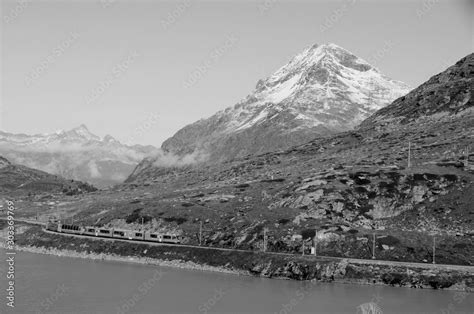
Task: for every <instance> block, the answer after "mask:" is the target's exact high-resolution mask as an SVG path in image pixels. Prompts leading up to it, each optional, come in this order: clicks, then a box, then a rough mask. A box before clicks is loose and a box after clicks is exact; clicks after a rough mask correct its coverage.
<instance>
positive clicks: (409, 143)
mask: <svg viewBox="0 0 474 314" xmlns="http://www.w3.org/2000/svg"><path fill="white" fill-rule="evenodd" d="M410 167H411V142H408V168H410Z"/></svg>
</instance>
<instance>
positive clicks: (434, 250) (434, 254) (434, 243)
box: [433, 235, 436, 264]
mask: <svg viewBox="0 0 474 314" xmlns="http://www.w3.org/2000/svg"><path fill="white" fill-rule="evenodd" d="M435 256H436V236H435V235H433V264H436V260H435Z"/></svg>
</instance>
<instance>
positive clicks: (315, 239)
mask: <svg viewBox="0 0 474 314" xmlns="http://www.w3.org/2000/svg"><path fill="white" fill-rule="evenodd" d="M317 235H318V230H317V229H314V239H313V242H314V256H316V255H317V253H316V249H317V247H318V240H317V237H316V236H317Z"/></svg>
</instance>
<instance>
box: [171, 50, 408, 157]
mask: <svg viewBox="0 0 474 314" xmlns="http://www.w3.org/2000/svg"><path fill="white" fill-rule="evenodd" d="M409 90H410V88H409V87H408V86H407V85H406V84H404V83H402V82H399V81H395V80H392V79H390V78H388V77H386V76H385V75H383V74H382V73H380V71H379V70H377V69H376V68H374V67H373V66H371V65H370V64H368V63H367V62H366V61H364V60H363V59H361V58H358V57H356V56H355V55H353V54H352V53H350V52H348V51H347V50H345V49H343V48H341V47H339V46H337V45H335V44H326V45H313V46H311V47H308V48H307V49H305V50H304V51H303V52H302V53H300V54H298V55H297V56H295V57H294V58H293V59H292V60H291V61H290V62H289V63H287V64H286V65H284V66H283V67H281V68H280V69H278V70H277V71H276V72H275V73H274V74H273V75H272V76H270V77H268V78H266V79H264V80H260V81H259V82H258V83H257V86H256V88H255V90H254V91H253V92H252V93H251V94H250V95H248V96H247V97H246V98H244V99H243V100H242V101H240V102H239V103H237V104H236V105H234V106H232V107H229V108H226V109H225V110H222V111H219V112H217V113H216V114H215V115H213V116H211V117H209V118H207V119H201V120H199V121H197V122H195V123H193V124H191V125H188V126H186V127H184V128H183V129H181V130H179V131H178V132H177V133H176V134H175V135H174V136H173V137H172V138H170V139H168V140H166V141H165V142H164V143H163V145H162V148H163V150H165V151H168V152H171V153H173V154H178V155H185V154H191V153H192V154H195V153H196V152H202V154H204V155H207V156H210V158H212V160H216V159H217V160H225V159H228V158H233V157H235V156H243V155H246V154H253V153H261V152H265V151H270V150H276V149H282V148H286V147H289V146H291V145H295V144H299V143H301V142H304V141H307V140H310V139H312V138H314V137H317V136H321V135H328V134H332V133H335V132H341V131H345V130H349V129H352V128H354V127H355V126H357V125H358V124H359V123H360V122H362V121H363V120H364V119H365V118H367V117H368V116H369V115H371V114H372V113H374V112H375V111H377V110H378V109H380V108H382V107H384V106H386V105H388V104H389V103H391V102H392V101H393V100H394V99H396V98H398V97H401V96H403V95H405V94H406V93H407V92H408V91H409Z"/></svg>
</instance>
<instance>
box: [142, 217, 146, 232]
mask: <svg viewBox="0 0 474 314" xmlns="http://www.w3.org/2000/svg"><path fill="white" fill-rule="evenodd" d="M142 231H145V228H144V227H143V217H142Z"/></svg>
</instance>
